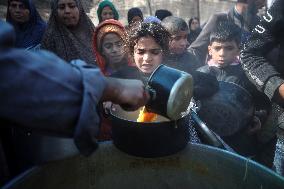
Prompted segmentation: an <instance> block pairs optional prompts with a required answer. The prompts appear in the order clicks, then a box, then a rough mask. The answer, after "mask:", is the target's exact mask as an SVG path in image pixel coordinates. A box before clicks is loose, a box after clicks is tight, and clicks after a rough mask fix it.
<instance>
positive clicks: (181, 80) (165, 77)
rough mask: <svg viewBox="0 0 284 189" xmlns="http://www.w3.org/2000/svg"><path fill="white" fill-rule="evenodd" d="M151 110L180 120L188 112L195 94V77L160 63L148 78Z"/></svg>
mask: <svg viewBox="0 0 284 189" xmlns="http://www.w3.org/2000/svg"><path fill="white" fill-rule="evenodd" d="M147 90H148V91H149V94H150V96H151V99H150V100H149V102H148V103H147V104H146V108H147V110H148V111H150V112H154V113H157V114H159V115H162V116H165V117H167V118H169V119H170V120H178V119H180V118H181V117H182V116H183V112H186V111H187V109H188V107H189V104H190V100H191V97H192V94H193V79H192V76H191V75H190V74H188V73H186V72H183V71H179V70H176V69H173V68H170V67H167V66H165V65H160V66H159V67H158V68H156V70H155V71H154V72H153V73H152V75H151V76H150V78H149V80H148V86H147Z"/></svg>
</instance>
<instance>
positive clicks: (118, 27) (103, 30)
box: [93, 19, 131, 75]
mask: <svg viewBox="0 0 284 189" xmlns="http://www.w3.org/2000/svg"><path fill="white" fill-rule="evenodd" d="M108 33H115V34H117V35H118V36H120V37H121V38H122V40H125V37H126V32H125V29H124V27H123V25H122V24H121V23H120V22H119V21H117V20H114V19H109V20H105V21H103V22H102V23H100V24H99V25H98V26H97V28H96V30H95V33H94V39H93V49H94V52H95V55H96V61H97V65H98V66H99V68H100V69H101V71H102V72H103V74H104V75H107V70H106V69H107V65H106V60H105V58H104V57H103V55H102V54H101V52H102V44H101V43H102V41H103V38H104V37H105V35H106V34H108ZM128 65H131V63H130V61H129V62H128Z"/></svg>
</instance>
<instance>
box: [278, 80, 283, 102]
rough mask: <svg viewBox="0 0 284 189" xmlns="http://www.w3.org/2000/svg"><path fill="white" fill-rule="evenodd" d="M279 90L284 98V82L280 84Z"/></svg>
mask: <svg viewBox="0 0 284 189" xmlns="http://www.w3.org/2000/svg"><path fill="white" fill-rule="evenodd" d="M278 92H279V94H280V97H281V98H282V100H284V83H283V84H282V85H280V87H279V88H278Z"/></svg>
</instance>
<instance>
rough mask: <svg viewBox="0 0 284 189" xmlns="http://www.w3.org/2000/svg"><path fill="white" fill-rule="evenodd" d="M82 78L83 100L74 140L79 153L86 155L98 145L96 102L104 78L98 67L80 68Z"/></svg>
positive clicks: (103, 83) (104, 81) (100, 93)
mask: <svg viewBox="0 0 284 189" xmlns="http://www.w3.org/2000/svg"><path fill="white" fill-rule="evenodd" d="M80 71H81V73H82V79H83V100H82V106H81V112H80V115H79V119H78V122H77V125H76V128H75V133H74V141H75V145H76V146H77V148H78V150H79V151H80V153H81V154H83V155H85V156H88V155H90V154H91V153H92V152H94V150H95V149H96V148H97V147H98V143H97V140H96V137H97V135H98V134H99V126H100V118H99V115H98V112H97V108H96V106H97V104H98V102H99V100H100V98H101V96H102V94H103V91H104V88H105V85H106V80H105V77H104V76H103V74H102V73H101V72H100V70H99V69H94V68H92V69H87V68H80Z"/></svg>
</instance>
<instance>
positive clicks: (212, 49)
mask: <svg viewBox="0 0 284 189" xmlns="http://www.w3.org/2000/svg"><path fill="white" fill-rule="evenodd" d="M208 51H209V55H210V56H211V58H212V60H213V61H214V62H215V63H216V64H218V65H219V66H220V67H225V66H227V65H229V64H231V63H233V62H234V61H235V59H236V57H237V56H239V53H240V49H239V48H238V45H237V43H236V42H235V41H226V42H217V41H214V42H212V44H211V45H209V46H208Z"/></svg>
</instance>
